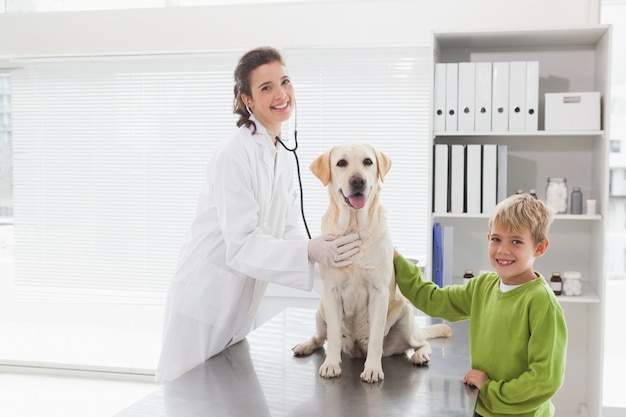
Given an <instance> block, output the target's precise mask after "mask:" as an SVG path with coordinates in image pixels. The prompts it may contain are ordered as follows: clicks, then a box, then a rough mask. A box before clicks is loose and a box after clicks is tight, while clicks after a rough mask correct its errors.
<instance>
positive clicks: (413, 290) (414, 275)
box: [393, 255, 424, 309]
mask: <svg viewBox="0 0 626 417" xmlns="http://www.w3.org/2000/svg"><path fill="white" fill-rule="evenodd" d="M393 266H394V268H395V270H396V283H397V284H398V288H400V292H402V294H403V295H404V296H405V297H406V298H407V299H408V300H409V301H410V302H411V303H413V305H415V306H416V307H417V308H420V306H418V305H417V304H416V303H417V294H418V292H419V288H420V286H421V285H422V284H423V283H424V279H423V278H422V272H421V271H420V269H419V268H418V267H417V265H415V264H413V263H411V262H409V261H407V260H406V259H404V257H403V256H402V255H399V256H397V257H396V258H395V259H394V260H393ZM420 309H421V308H420Z"/></svg>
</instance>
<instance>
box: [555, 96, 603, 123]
mask: <svg viewBox="0 0 626 417" xmlns="http://www.w3.org/2000/svg"><path fill="white" fill-rule="evenodd" d="M544 121H545V123H544V127H545V130H600V93H599V92H591V93H546V105H545V120H544Z"/></svg>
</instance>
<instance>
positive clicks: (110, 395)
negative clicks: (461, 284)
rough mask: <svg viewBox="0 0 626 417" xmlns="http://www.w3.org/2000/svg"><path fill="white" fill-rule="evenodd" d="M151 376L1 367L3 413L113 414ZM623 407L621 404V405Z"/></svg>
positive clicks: (610, 299)
mask: <svg viewBox="0 0 626 417" xmlns="http://www.w3.org/2000/svg"><path fill="white" fill-rule="evenodd" d="M624 300H626V281H609V284H608V289H607V305H608V307H607V314H606V317H607V318H606V326H607V329H612V330H609V331H607V332H606V348H605V363H606V364H607V365H608V366H606V367H605V383H604V404H605V406H607V407H608V409H607V412H605V414H604V416H603V417H616V416H626V397H625V396H624V394H623V378H624V375H626V333H625V332H623V331H619V330H618V329H621V328H622V327H623V323H624V318H625V317H626V303H625V302H624ZM156 387H157V386H156V385H155V384H154V383H152V382H141V381H119V380H113V379H97V378H78V377H69V376H54V375H36V374H28V373H12V372H11V371H10V370H7V369H6V368H0V392H1V393H2V395H0V415H2V416H6V417H110V416H112V415H114V414H116V413H117V412H119V411H121V410H123V409H125V408H127V407H128V406H130V405H131V404H133V403H135V402H136V401H138V400H140V399H141V398H143V397H145V396H147V395H148V394H149V393H151V392H152V391H153V390H155V389H156ZM619 408H621V409H619Z"/></svg>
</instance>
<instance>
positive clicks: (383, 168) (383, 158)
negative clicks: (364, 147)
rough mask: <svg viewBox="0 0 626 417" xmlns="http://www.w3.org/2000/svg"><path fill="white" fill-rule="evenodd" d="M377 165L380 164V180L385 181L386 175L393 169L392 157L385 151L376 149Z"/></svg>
mask: <svg viewBox="0 0 626 417" xmlns="http://www.w3.org/2000/svg"><path fill="white" fill-rule="evenodd" d="M376 165H378V176H379V177H380V181H381V182H384V181H385V175H387V173H388V172H389V170H390V169H391V159H389V157H388V156H387V155H385V154H384V153H382V152H380V151H376Z"/></svg>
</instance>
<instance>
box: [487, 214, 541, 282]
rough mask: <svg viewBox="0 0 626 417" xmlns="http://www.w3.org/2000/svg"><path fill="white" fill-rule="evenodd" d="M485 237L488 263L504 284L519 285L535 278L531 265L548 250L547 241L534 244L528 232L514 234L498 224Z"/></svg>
mask: <svg viewBox="0 0 626 417" xmlns="http://www.w3.org/2000/svg"><path fill="white" fill-rule="evenodd" d="M487 237H488V239H489V261H490V262H491V266H492V267H493V268H494V270H495V271H496V272H497V273H498V275H499V276H500V278H501V279H502V282H503V283H504V284H507V285H519V284H524V283H526V282H529V281H532V280H533V279H535V278H536V276H535V273H534V271H533V264H534V263H535V259H536V258H538V257H540V256H541V255H543V254H544V252H545V251H546V249H548V244H549V242H548V239H544V240H542V241H541V242H539V244H536V243H535V241H534V240H533V238H532V235H531V233H530V231H523V232H514V231H512V230H509V229H508V228H506V227H503V226H502V225H501V224H498V223H496V224H494V225H493V226H492V228H491V231H490V233H489V234H488V235H487Z"/></svg>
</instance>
